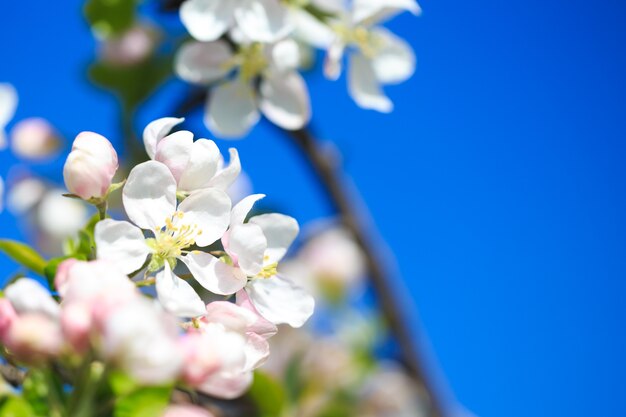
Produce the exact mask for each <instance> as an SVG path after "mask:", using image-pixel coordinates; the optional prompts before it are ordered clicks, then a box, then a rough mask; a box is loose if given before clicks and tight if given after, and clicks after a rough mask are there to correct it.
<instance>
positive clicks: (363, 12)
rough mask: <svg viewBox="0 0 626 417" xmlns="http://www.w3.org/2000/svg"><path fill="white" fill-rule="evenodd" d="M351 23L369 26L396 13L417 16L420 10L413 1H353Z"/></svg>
mask: <svg viewBox="0 0 626 417" xmlns="http://www.w3.org/2000/svg"><path fill="white" fill-rule="evenodd" d="M352 7H353V10H352V21H353V22H354V23H360V22H363V23H365V24H368V25H371V24H373V23H378V22H382V21H383V20H386V19H389V18H391V17H393V16H395V15H396V14H398V13H401V12H404V11H408V12H411V13H413V14H414V15H418V14H420V12H421V9H420V7H419V5H418V4H417V2H416V1H415V0H354V3H353V6H352Z"/></svg>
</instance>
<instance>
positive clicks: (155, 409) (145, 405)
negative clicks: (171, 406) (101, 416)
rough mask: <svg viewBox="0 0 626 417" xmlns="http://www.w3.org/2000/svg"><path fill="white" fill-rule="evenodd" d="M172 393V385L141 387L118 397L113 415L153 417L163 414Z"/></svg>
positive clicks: (117, 416)
mask: <svg viewBox="0 0 626 417" xmlns="http://www.w3.org/2000/svg"><path fill="white" fill-rule="evenodd" d="M171 393H172V387H170V386H167V387H143V388H139V389H137V390H135V391H133V392H131V393H130V394H128V395H125V396H122V397H118V399H117V400H116V402H115V410H114V413H113V415H114V417H154V416H159V415H161V414H163V410H164V409H165V407H166V406H167V404H168V403H169V400H170V396H171Z"/></svg>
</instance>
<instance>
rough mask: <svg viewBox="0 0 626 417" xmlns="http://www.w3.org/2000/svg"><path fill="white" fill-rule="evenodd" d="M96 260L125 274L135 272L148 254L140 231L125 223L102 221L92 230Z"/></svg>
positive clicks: (148, 251)
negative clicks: (111, 265) (108, 264)
mask: <svg viewBox="0 0 626 417" xmlns="http://www.w3.org/2000/svg"><path fill="white" fill-rule="evenodd" d="M94 239H95V242H96V250H97V258H98V259H101V260H104V261H108V262H111V263H112V264H113V265H115V266H116V267H117V268H118V269H119V270H120V271H122V272H124V273H125V274H130V273H131V272H134V271H137V270H138V269H139V268H141V266H142V265H143V264H144V262H145V261H146V257H147V256H148V254H149V253H150V249H149V248H148V245H146V239H145V238H144V236H143V233H142V231H141V229H139V228H138V227H137V226H135V225H132V224H130V223H129V222H126V221H117V220H112V219H104V220H101V221H99V222H98V223H97V224H96V227H95V229H94Z"/></svg>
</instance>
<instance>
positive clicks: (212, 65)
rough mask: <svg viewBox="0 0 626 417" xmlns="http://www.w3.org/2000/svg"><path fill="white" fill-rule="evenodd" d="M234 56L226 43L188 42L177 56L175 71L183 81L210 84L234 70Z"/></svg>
mask: <svg viewBox="0 0 626 417" xmlns="http://www.w3.org/2000/svg"><path fill="white" fill-rule="evenodd" d="M232 56H233V54H232V52H231V50H230V47H229V46H228V44H226V42H224V41H221V40H219V41H215V42H187V43H185V44H184V45H183V46H182V47H181V48H180V49H179V50H178V53H177V54H176V60H175V62H174V69H175V71H176V74H177V75H178V76H179V77H180V78H182V79H183V80H185V81H187V82H190V83H194V84H202V85H204V84H210V83H212V82H214V81H217V80H220V79H222V78H224V76H226V74H228V73H229V72H230V70H231V69H232V67H231V66H230V65H228V60H229V59H231V58H232Z"/></svg>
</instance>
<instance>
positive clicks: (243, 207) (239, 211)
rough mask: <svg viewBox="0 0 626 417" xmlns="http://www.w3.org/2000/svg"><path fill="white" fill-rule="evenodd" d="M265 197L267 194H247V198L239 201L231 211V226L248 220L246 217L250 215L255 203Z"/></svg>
mask: <svg viewBox="0 0 626 417" xmlns="http://www.w3.org/2000/svg"><path fill="white" fill-rule="evenodd" d="M263 197H265V194H252V195H249V196H247V197H246V198H243V199H242V200H241V201H240V202H239V203H237V204H236V205H235V207H233V210H232V211H231V213H230V224H231V226H235V225H238V224H243V222H244V221H245V220H246V217H247V216H248V213H250V210H252V206H254V203H256V202H257V201H259V200H260V199H262V198H263Z"/></svg>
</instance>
